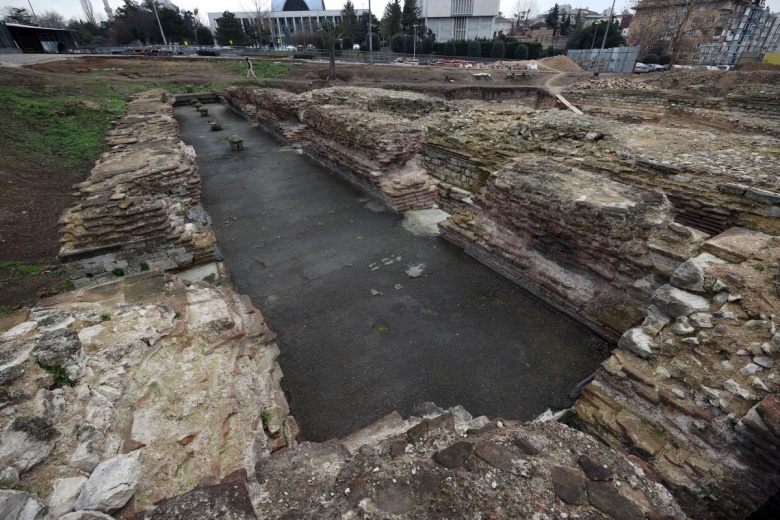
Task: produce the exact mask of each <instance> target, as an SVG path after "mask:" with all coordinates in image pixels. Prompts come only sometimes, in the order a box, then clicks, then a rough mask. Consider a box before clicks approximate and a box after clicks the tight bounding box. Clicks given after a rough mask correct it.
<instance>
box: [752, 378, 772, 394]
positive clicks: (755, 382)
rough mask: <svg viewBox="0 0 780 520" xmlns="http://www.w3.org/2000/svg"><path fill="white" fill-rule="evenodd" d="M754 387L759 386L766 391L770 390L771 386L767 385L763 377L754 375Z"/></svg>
mask: <svg viewBox="0 0 780 520" xmlns="http://www.w3.org/2000/svg"><path fill="white" fill-rule="evenodd" d="M753 388H758V389H759V390H763V391H764V392H768V391H769V388H767V387H766V385H765V384H764V382H763V381H761V379H759V378H757V377H754V378H753Z"/></svg>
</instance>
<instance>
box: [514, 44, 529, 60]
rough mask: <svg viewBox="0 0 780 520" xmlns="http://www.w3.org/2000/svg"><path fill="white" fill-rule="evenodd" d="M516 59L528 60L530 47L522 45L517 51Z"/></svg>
mask: <svg viewBox="0 0 780 520" xmlns="http://www.w3.org/2000/svg"><path fill="white" fill-rule="evenodd" d="M515 59H517V60H527V59H528V47H527V46H525V45H523V44H522V43H521V44H520V45H518V46H517V48H516V49H515Z"/></svg>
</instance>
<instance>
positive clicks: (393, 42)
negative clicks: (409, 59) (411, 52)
mask: <svg viewBox="0 0 780 520" xmlns="http://www.w3.org/2000/svg"><path fill="white" fill-rule="evenodd" d="M390 50H391V51H393V52H397V53H402V52H404V35H403V34H401V33H398V34H394V35H393V37H392V38H390Z"/></svg>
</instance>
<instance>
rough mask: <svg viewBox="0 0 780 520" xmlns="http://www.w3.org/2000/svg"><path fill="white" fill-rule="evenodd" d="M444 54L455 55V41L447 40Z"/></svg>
mask: <svg viewBox="0 0 780 520" xmlns="http://www.w3.org/2000/svg"><path fill="white" fill-rule="evenodd" d="M444 55H445V56H455V42H447V43H445V44H444Z"/></svg>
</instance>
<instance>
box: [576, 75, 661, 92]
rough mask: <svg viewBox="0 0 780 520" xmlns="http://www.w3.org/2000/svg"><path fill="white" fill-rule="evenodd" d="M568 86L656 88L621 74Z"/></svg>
mask: <svg viewBox="0 0 780 520" xmlns="http://www.w3.org/2000/svg"><path fill="white" fill-rule="evenodd" d="M569 88H571V89H572V90H613V89H619V90H656V88H655V87H653V86H652V85H651V84H649V83H646V82H644V81H639V80H636V79H630V78H626V77H622V76H615V77H612V78H602V79H591V80H589V81H584V82H581V83H575V84H574V85H572V86H571V87H569Z"/></svg>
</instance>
